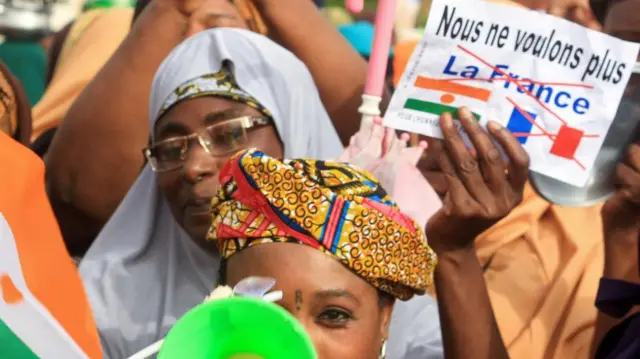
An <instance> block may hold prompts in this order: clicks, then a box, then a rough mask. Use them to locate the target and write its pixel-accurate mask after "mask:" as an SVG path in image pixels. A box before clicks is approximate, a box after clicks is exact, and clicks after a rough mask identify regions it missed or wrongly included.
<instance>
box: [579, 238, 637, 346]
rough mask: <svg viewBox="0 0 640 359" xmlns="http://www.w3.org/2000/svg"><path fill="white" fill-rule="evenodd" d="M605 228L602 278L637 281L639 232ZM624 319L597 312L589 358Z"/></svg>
mask: <svg viewBox="0 0 640 359" xmlns="http://www.w3.org/2000/svg"><path fill="white" fill-rule="evenodd" d="M606 227H607V226H605V261H604V271H603V274H602V276H603V277H604V278H611V279H620V280H625V281H628V282H637V281H638V259H637V258H638V256H637V253H638V238H639V236H640V231H638V230H637V229H633V228H623V227H615V226H611V227H612V228H606ZM623 319H624V318H613V317H611V316H609V315H607V314H604V313H601V312H598V317H597V319H596V326H595V331H594V339H593V344H592V347H591V357H592V358H593V357H595V354H596V351H597V349H598V347H599V345H600V343H601V342H602V339H604V337H605V336H606V334H607V332H609V330H611V328H613V327H614V326H616V325H617V324H619V323H620V322H621V321H622V320H623Z"/></svg>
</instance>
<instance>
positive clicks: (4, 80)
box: [0, 61, 31, 145]
mask: <svg viewBox="0 0 640 359" xmlns="http://www.w3.org/2000/svg"><path fill="white" fill-rule="evenodd" d="M0 132H2V133H4V134H6V135H9V137H11V138H13V139H14V140H16V141H18V142H20V143H22V144H24V145H28V144H29V140H30V136H31V108H30V106H29V102H28V101H27V98H26V96H25V94H24V91H23V90H22V86H21V85H20V81H18V79H16V78H15V77H14V76H13V75H12V74H11V71H9V69H8V68H7V67H6V66H5V64H4V63H2V61H0Z"/></svg>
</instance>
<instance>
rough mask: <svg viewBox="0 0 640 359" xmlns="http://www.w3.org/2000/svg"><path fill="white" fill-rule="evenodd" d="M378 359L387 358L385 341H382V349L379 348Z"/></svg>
mask: <svg viewBox="0 0 640 359" xmlns="http://www.w3.org/2000/svg"><path fill="white" fill-rule="evenodd" d="M378 358H379V359H386V358H387V340H386V339H383V340H382V348H380V356H379V357H378Z"/></svg>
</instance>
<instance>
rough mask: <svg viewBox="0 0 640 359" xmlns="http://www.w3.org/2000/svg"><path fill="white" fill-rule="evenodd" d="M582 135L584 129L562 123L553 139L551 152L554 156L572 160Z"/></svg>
mask: <svg viewBox="0 0 640 359" xmlns="http://www.w3.org/2000/svg"><path fill="white" fill-rule="evenodd" d="M583 137H584V131H582V130H578V129H577V128H573V127H569V126H566V125H564V126H562V127H560V130H559V131H558V134H557V135H556V138H555V140H554V141H553V146H551V153H552V154H554V155H556V156H559V157H563V158H566V159H570V160H572V159H573V158H574V156H575V154H576V151H577V150H578V146H579V145H580V141H582V138H583Z"/></svg>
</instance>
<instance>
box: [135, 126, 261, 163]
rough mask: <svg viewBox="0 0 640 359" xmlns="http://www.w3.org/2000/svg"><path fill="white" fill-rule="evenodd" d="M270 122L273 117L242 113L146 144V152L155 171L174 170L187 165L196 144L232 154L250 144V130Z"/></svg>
mask: <svg viewBox="0 0 640 359" xmlns="http://www.w3.org/2000/svg"><path fill="white" fill-rule="evenodd" d="M269 123H271V119H270V118H269V117H253V116H244V117H238V118H234V119H231V120H227V121H224V122H221V123H216V124H214V125H211V126H208V127H205V128H204V129H203V130H201V131H198V132H195V133H192V134H190V135H187V136H180V137H173V138H169V139H166V140H163V141H160V142H158V143H155V144H153V145H151V146H149V147H147V148H145V149H144V150H143V154H144V156H145V157H146V158H147V161H149V165H151V169H152V170H153V171H155V172H167V171H173V170H176V169H178V168H180V167H182V166H183V165H184V162H185V161H186V160H187V155H188V153H189V149H191V148H192V147H193V146H195V145H200V146H202V147H203V148H204V149H205V151H207V153H208V154H210V155H211V156H216V157H221V156H228V155H230V154H233V153H235V152H238V151H239V150H242V149H244V148H246V145H247V143H248V137H247V130H249V129H250V128H253V127H257V126H264V125H268V124H269Z"/></svg>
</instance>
